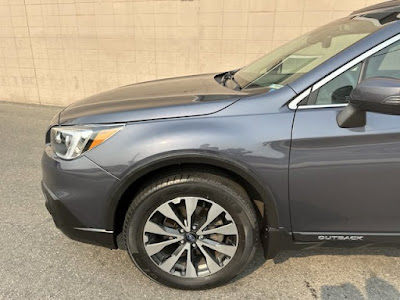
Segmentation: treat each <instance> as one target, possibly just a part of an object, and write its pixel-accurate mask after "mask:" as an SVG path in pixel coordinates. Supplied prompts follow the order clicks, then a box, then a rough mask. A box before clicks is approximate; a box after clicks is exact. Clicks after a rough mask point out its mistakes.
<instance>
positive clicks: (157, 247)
mask: <svg viewBox="0 0 400 300" xmlns="http://www.w3.org/2000/svg"><path fill="white" fill-rule="evenodd" d="M182 239H183V237H178V238H176V239H172V240H166V241H163V242H159V243H154V244H147V245H145V247H146V251H147V254H148V255H149V256H153V255H154V254H156V253H158V252H160V251H161V250H162V249H164V248H165V247H166V246H168V245H172V244H174V243H176V242H179V241H181V240H182Z"/></svg>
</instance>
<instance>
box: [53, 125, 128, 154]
mask: <svg viewBox="0 0 400 300" xmlns="http://www.w3.org/2000/svg"><path fill="white" fill-rule="evenodd" d="M122 128H124V125H111V126H95V125H90V126H58V127H53V128H51V131H50V143H51V147H52V148H53V151H54V152H55V153H56V155H57V156H58V157H61V158H63V159H74V158H76V157H78V156H80V155H81V154H83V153H84V152H86V151H88V150H91V149H93V148H94V147H96V146H98V145H100V144H101V143H103V142H104V141H106V140H107V139H109V138H110V137H112V136H113V135H114V134H116V133H117V132H118V131H120V130H121V129H122Z"/></svg>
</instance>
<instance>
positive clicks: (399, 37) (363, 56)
mask: <svg viewBox="0 0 400 300" xmlns="http://www.w3.org/2000/svg"><path fill="white" fill-rule="evenodd" d="M399 40H400V34H398V35H395V36H394V37H391V38H390V39H388V40H386V41H384V42H383V43H380V44H379V45H377V46H375V47H374V48H372V49H370V50H368V51H367V52H364V53H363V54H361V55H360V56H358V57H356V58H355V59H353V60H352V61H350V62H348V63H346V64H344V65H343V66H341V67H340V68H339V69H337V70H336V71H334V72H332V73H331V74H329V75H328V76H326V77H324V78H322V79H321V80H320V81H318V82H317V83H315V84H314V85H313V86H312V87H311V88H308V89H306V90H305V91H304V92H303V93H301V94H300V95H299V96H297V97H296V98H295V99H294V100H292V101H291V102H290V103H289V105H288V107H289V108H290V109H292V110H295V109H297V108H298V104H299V103H300V102H301V101H302V100H303V99H304V98H305V97H308V96H309V95H310V94H311V93H312V92H314V91H316V90H317V89H319V88H321V87H322V86H324V85H325V84H327V83H328V82H330V81H331V80H333V79H335V78H336V77H338V76H339V75H341V74H342V73H344V72H346V71H347V70H349V69H351V68H352V67H354V66H355V65H357V64H358V63H360V62H362V61H363V60H365V59H366V58H368V57H370V56H372V55H374V54H375V53H377V52H379V51H381V50H382V49H384V48H386V47H388V46H390V45H392V44H394V43H395V42H397V41H399ZM306 92H307V94H306V96H304V94H305V93H306ZM302 96H303V97H302ZM300 97H302V98H301V99H300V100H299V98H300ZM346 105H347V104H345V105H344V104H329V105H304V108H303V107H302V106H300V107H299V108H301V109H309V108H310V109H312V108H321V107H338V106H346Z"/></svg>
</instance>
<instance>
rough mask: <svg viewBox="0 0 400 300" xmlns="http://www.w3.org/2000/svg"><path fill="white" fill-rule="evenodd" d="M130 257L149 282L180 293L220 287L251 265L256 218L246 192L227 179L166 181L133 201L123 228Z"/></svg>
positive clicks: (187, 175) (195, 177)
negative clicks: (180, 290)
mask: <svg viewBox="0 0 400 300" xmlns="http://www.w3.org/2000/svg"><path fill="white" fill-rule="evenodd" d="M124 238H125V242H126V246H127V249H128V253H129V255H130V257H131V258H132V260H133V261H134V262H135V264H136V265H137V266H138V267H139V268H140V269H141V270H142V271H143V272H144V273H145V274H146V275H147V276H149V277H150V278H152V279H154V280H155V281H157V282H159V283H162V284H165V285H167V286H170V287H174V288H179V289H205V288H211V287H216V286H218V285H221V284H223V283H225V282H227V281H228V280H230V279H232V278H233V277H234V276H236V275H237V274H238V273H240V271H242V270H243V269H244V267H245V266H246V265H247V263H248V262H249V261H250V260H251V259H252V257H253V255H254V252H255V248H256V242H257V239H258V226H257V217H256V213H255V211H254V208H253V206H252V204H251V202H250V200H249V198H248V196H247V194H246V192H245V191H244V190H243V188H242V187H240V186H239V185H238V184H236V183H234V182H232V181H231V180H228V179H226V178H224V177H221V176H217V175H212V174H204V173H185V174H180V175H171V176H167V177H165V178H163V179H161V180H159V181H157V182H155V183H153V184H151V185H149V186H148V187H147V188H145V189H144V190H143V191H142V192H140V193H139V195H138V196H137V197H136V198H135V199H134V200H133V202H132V204H131V206H130V207H129V209H128V212H127V215H126V218H125V223H124Z"/></svg>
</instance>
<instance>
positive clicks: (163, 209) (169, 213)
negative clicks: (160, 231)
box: [158, 203, 188, 231]
mask: <svg viewBox="0 0 400 300" xmlns="http://www.w3.org/2000/svg"><path fill="white" fill-rule="evenodd" d="M158 211H159V212H160V213H162V214H163V215H164V216H166V217H167V218H169V219H171V220H174V221H175V222H176V223H177V224H178V225H179V226H180V227H182V228H183V229H185V230H186V231H188V228H187V226H185V225H184V224H183V223H182V222H181V220H180V219H179V218H178V216H177V215H176V213H175V212H174V211H173V210H172V208H171V206H169V204H168V203H164V204H163V205H161V206H160V207H159V208H158Z"/></svg>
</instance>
